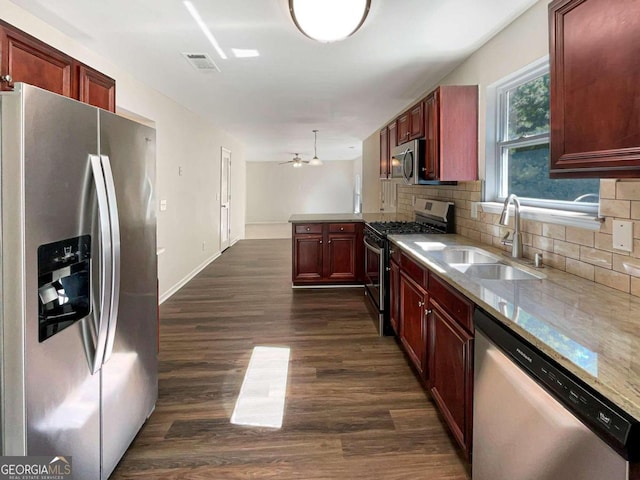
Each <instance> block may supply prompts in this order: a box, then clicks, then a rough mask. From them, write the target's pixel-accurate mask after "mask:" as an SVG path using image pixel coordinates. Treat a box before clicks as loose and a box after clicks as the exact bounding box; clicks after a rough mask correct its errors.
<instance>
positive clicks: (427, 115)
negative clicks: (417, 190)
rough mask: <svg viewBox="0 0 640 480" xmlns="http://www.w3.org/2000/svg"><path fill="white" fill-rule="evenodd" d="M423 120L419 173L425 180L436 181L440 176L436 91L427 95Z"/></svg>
mask: <svg viewBox="0 0 640 480" xmlns="http://www.w3.org/2000/svg"><path fill="white" fill-rule="evenodd" d="M424 120H425V121H424V134H425V140H426V149H425V154H424V165H423V166H422V168H423V170H422V172H421V173H422V177H423V178H424V179H425V180H437V179H438V178H439V175H440V169H439V166H440V138H439V130H440V125H439V119H438V94H437V91H436V92H434V93H432V94H431V95H429V96H428V97H427V99H426V100H425V101H424Z"/></svg>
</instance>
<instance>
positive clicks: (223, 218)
mask: <svg viewBox="0 0 640 480" xmlns="http://www.w3.org/2000/svg"><path fill="white" fill-rule="evenodd" d="M230 183H231V150H228V149H226V148H224V147H223V148H222V151H221V155H220V251H221V252H222V251H224V250H226V249H227V248H229V246H230V237H231V188H230V187H231V185H230Z"/></svg>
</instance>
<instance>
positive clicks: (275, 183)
mask: <svg viewBox="0 0 640 480" xmlns="http://www.w3.org/2000/svg"><path fill="white" fill-rule="evenodd" d="M246 165H247V224H252V223H286V222H287V221H288V220H289V217H290V216H291V214H293V213H349V212H353V186H354V177H355V174H354V160H347V161H325V162H324V165H322V166H321V167H312V166H309V165H305V166H303V167H302V168H293V167H292V166H291V165H288V164H287V165H279V164H278V163H275V162H247V164H246Z"/></svg>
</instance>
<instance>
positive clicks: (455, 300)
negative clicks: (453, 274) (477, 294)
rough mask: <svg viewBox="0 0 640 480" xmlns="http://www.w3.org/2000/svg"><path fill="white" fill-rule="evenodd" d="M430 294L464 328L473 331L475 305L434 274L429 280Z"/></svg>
mask: <svg viewBox="0 0 640 480" xmlns="http://www.w3.org/2000/svg"><path fill="white" fill-rule="evenodd" d="M429 294H430V295H431V297H432V298H434V299H435V300H437V302H438V304H439V305H440V306H441V307H442V308H443V309H444V310H445V311H446V312H447V313H448V314H449V315H451V316H452V317H453V318H454V319H455V320H456V321H457V322H458V323H459V324H460V325H461V326H462V327H464V328H466V329H467V330H468V331H473V320H472V316H473V303H471V302H470V301H469V300H467V299H466V298H465V297H463V296H462V295H460V294H459V293H458V292H456V291H455V290H454V289H453V288H452V287H450V286H449V285H448V284H447V283H445V282H444V281H443V280H441V279H440V278H439V277H437V276H436V275H434V274H433V273H432V274H431V275H430V278H429Z"/></svg>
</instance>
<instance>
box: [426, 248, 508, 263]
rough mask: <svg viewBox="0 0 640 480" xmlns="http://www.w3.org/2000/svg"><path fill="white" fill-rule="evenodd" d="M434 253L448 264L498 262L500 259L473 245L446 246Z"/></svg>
mask: <svg viewBox="0 0 640 480" xmlns="http://www.w3.org/2000/svg"><path fill="white" fill-rule="evenodd" d="M434 255H437V256H439V257H440V258H441V259H442V260H443V261H444V262H446V263H448V264H450V265H451V264H456V263H462V264H474V265H475V264H487V263H498V262H499V261H500V257H498V256H496V255H493V254H491V253H489V252H486V251H484V250H482V249H480V248H475V247H460V248H458V247H456V248H447V249H445V250H441V251H439V252H434Z"/></svg>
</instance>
